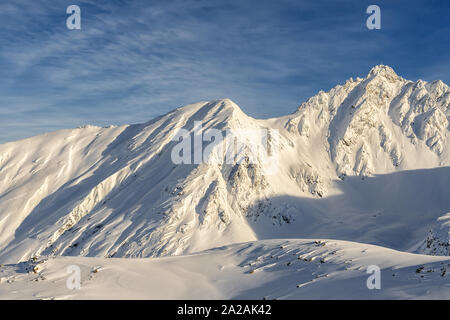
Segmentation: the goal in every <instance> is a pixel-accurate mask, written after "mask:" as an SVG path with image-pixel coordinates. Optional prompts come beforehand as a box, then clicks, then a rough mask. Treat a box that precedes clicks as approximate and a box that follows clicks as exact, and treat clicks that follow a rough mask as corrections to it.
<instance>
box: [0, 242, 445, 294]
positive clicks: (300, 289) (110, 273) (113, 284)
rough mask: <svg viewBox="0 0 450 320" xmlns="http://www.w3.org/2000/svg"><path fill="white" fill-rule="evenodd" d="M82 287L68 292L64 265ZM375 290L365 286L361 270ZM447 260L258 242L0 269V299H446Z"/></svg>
mask: <svg viewBox="0 0 450 320" xmlns="http://www.w3.org/2000/svg"><path fill="white" fill-rule="evenodd" d="M71 265H76V266H78V267H79V268H80V270H81V289H79V290H69V289H68V288H67V285H66V283H67V278H68V277H69V276H70V275H69V274H68V273H67V268H68V267H69V266H71ZM371 265H377V266H379V267H380V269H381V289H380V290H369V289H367V285H366V283H367V278H368V277H369V276H370V274H367V268H368V267H369V266H371ZM449 271H450V258H449V257H443V256H441V257H439V256H426V255H418V254H412V253H405V252H400V251H396V250H391V249H387V248H383V247H379V246H374V245H367V244H361V243H355V242H347V241H337V240H300V239H296V240H263V241H256V242H249V243H242V244H235V245H231V246H227V247H220V248H216V249H212V250H208V251H204V252H200V253H197V254H193V255H186V256H177V257H165V258H150V259H105V258H87V257H56V258H51V259H49V260H39V261H34V262H33V261H32V262H29V263H21V264H14V265H5V266H2V267H0V298H1V299H315V298H320V299H432V298H437V299H450V282H449V281H448V277H449Z"/></svg>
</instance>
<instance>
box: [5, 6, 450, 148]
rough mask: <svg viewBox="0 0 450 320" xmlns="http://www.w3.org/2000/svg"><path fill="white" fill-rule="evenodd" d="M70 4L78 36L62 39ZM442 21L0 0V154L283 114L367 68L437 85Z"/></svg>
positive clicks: (345, 10) (404, 14)
mask: <svg viewBox="0 0 450 320" xmlns="http://www.w3.org/2000/svg"><path fill="white" fill-rule="evenodd" d="M71 4H76V5H79V6H80V8H81V17H82V29H81V30H72V31H71V30H68V29H67V28H66V19H67V17H68V15H67V14H66V8H67V7H68V6H69V5H71ZM370 4H377V5H379V6H380V8H381V20H382V21H381V27H382V29H381V30H368V29H367V28H366V19H367V17H368V14H366V8H367V7H368V6H369V5H370ZM449 21H450V2H449V1H437V0H423V1H403V0H388V1H385V0H382V1H380V0H371V1H364V0H355V1H350V0H348V1H342V0H332V1H331V0H330V1H320V0H317V1H312V0H310V1H303V0H270V1H268V0H258V1H256V0H226V1H225V0H222V1H216V0H199V1H189V0H183V1H171V0H164V1H151V0H145V1H144V0H143V1H138V0H136V1H133V0H128V1H126V0H95V1H93V0H84V1H75V0H71V1H66V0H58V1H54V0H34V1H29V0H2V2H1V3H0V75H1V77H0V143H3V142H6V141H12V140H17V139H21V138H25V137H29V136H32V135H36V134H40V133H44V132H48V131H53V130H56V129H61V128H71V127H78V126H80V125H84V124H94V125H107V124H126V123H140V122H145V121H147V120H150V119H152V118H153V117H155V116H157V115H160V114H164V113H166V112H168V111H170V110H172V109H174V108H176V107H179V106H181V105H184V104H188V103H191V102H196V101H202V100H211V99H219V98H231V99H232V100H233V101H235V102H236V103H237V104H238V105H239V106H240V107H241V108H242V109H243V110H244V111H245V112H246V113H247V114H249V115H251V116H253V117H258V118H267V117H274V116H280V115H285V114H288V113H291V112H293V111H295V109H296V107H297V106H298V105H300V104H301V102H303V101H304V100H306V99H307V98H309V97H310V96H312V95H314V94H315V93H317V92H318V91H319V90H322V89H323V90H329V89H331V88H332V87H334V86H335V85H336V84H339V83H343V82H345V80H346V79H348V78H350V77H356V76H360V77H363V76H365V75H367V73H368V72H369V70H370V68H371V67H372V66H374V65H377V64H387V65H389V66H391V67H393V68H394V70H396V72H397V73H398V74H399V75H401V76H403V77H404V78H407V79H411V80H417V79H419V78H420V79H424V80H427V81H432V80H435V79H441V80H443V81H444V82H446V83H447V84H449V83H450V55H449V54H448V52H450V23H449Z"/></svg>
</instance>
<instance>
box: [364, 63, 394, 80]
mask: <svg viewBox="0 0 450 320" xmlns="http://www.w3.org/2000/svg"><path fill="white" fill-rule="evenodd" d="M375 76H382V77H388V78H392V77H398V75H397V73H395V71H394V69H392V68H391V67H389V66H386V65H382V64H380V65H377V66H375V67H373V68H372V69H371V70H370V71H369V74H368V75H367V77H375Z"/></svg>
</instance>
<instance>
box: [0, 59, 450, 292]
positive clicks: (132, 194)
mask: <svg viewBox="0 0 450 320" xmlns="http://www.w3.org/2000/svg"><path fill="white" fill-rule="evenodd" d="M194 121H202V124H203V129H204V130H207V129H209V128H214V129H219V130H221V131H222V132H225V131H226V130H227V129H246V130H248V129H251V130H256V129H269V130H278V131H279V133H280V136H281V138H280V146H281V148H280V154H279V165H278V168H277V169H278V172H277V174H270V173H269V172H268V170H267V167H265V164H264V163H262V162H261V163H258V162H257V163H249V162H246V161H244V162H242V163H235V164H229V165H227V164H223V165H221V164H207V163H203V164H192V165H189V164H182V165H176V164H174V163H173V162H172V161H171V151H172V149H173V147H174V145H175V144H176V143H177V142H175V141H172V140H173V138H174V137H175V135H176V134H177V132H178V130H179V129H181V128H183V129H187V130H188V131H190V132H193V131H194ZM449 121H450V89H449V87H448V86H447V85H445V84H444V83H443V82H441V81H435V82H432V83H427V82H424V81H422V80H419V81H416V82H412V81H408V80H405V79H403V78H401V77H400V76H398V75H397V74H396V73H395V72H394V71H393V70H392V69H391V68H390V67H387V66H376V67H374V68H373V69H372V70H371V71H370V72H369V74H368V75H367V77H366V78H364V79H360V78H357V79H356V80H354V79H350V80H348V81H347V82H346V83H345V84H344V85H338V86H336V87H335V88H333V89H332V90H330V91H329V92H323V91H321V92H319V93H318V94H317V95H316V96H314V97H312V98H310V99H309V100H308V101H306V102H305V103H303V104H301V106H300V107H299V108H298V110H297V111H296V112H294V113H293V114H291V115H287V116H283V117H280V118H274V119H267V120H260V119H253V118H251V117H249V116H247V115H246V114H245V113H243V112H242V110H241V109H240V108H239V107H238V106H237V105H236V104H235V103H233V102H232V101H231V100H229V99H223V100H216V101H209V102H199V103H195V104H191V105H187V106H184V107H181V108H178V109H176V110H174V111H172V112H170V113H168V114H166V115H164V116H161V117H158V118H156V119H154V120H151V121H149V122H147V123H143V124H137V125H129V126H110V127H105V128H100V127H94V126H86V127H82V128H78V129H72V130H61V131H57V132H53V133H48V134H44V135H41V136H37V137H33V138H29V139H25V140H21V141H17V142H12V143H6V144H2V145H0V264H2V265H3V266H2V267H0V277H2V279H3V280H2V281H0V297H1V298H14V297H17V298H50V297H54V298H65V297H66V298H118V297H119V298H121V297H124V298H129V297H134V298H186V297H189V298H192V297H199V298H214V297H217V298H256V299H260V298H263V297H266V298H314V297H316V298H363V297H367V298H425V297H426V298H429V297H438V298H439V297H441V298H448V297H449V286H448V284H447V282H448V273H446V272H444V271H443V270H441V269H442V268H445V265H446V264H447V263H449V262H448V256H449V251H448V241H449V238H448V234H449V233H448V232H449V228H450V227H449V224H448V213H449V212H450V196H449V193H450V192H449V189H450V188H449V187H450V139H449V130H450V126H449ZM216 147H218V146H216ZM444 220H445V221H444ZM433 230H434V231H433ZM436 230H437V231H436ZM432 232H434V233H433V235H431V236H430V233H432ZM435 234H439V237H438V238H439V239H440V240H439V241H434V242H433V244H428V245H427V243H429V242H430V241H428V242H427V240H429V239H431V238H430V237H432V238H433V237H434V238H436V236H434V235H435ZM445 237H446V238H445ZM276 239H291V240H276ZM301 239H314V240H317V241H319V240H320V239H339V241H338V240H323V241H326V242H327V245H326V246H324V247H323V248H322V247H321V248H316V245H315V244H314V242H312V243H311V240H301ZM330 241H331V242H330ZM347 241H350V242H347ZM281 243H285V244H286V246H287V247H289V248H290V249H286V248H284V249H280V248H281V246H284V245H282V244H281ZM442 243H444V244H445V243H447V246H443V245H439V244H442ZM329 244H331V245H329ZM435 244H436V245H435ZM222 246H226V247H222ZM333 246H334V247H335V249H333V250H332V251H335V250H337V252H342V255H333V254H332V251H328V248H330V247H333ZM219 247H220V248H219ZM214 248H216V249H214ZM325 248H327V249H325ZM367 248H368V249H367ZM433 248H437V249H433ZM444 248H446V250H444ZM317 250H319V251H317ZM330 250H331V249H330ZM358 250H359V251H358ZM364 250H366V251H364ZM395 250H397V251H395ZM363 251H364V252H363ZM367 252H369V253H370V252H371V253H370V254H367ZM409 252H417V253H420V254H422V255H418V254H413V253H409ZM294 253H296V254H297V253H299V254H300V253H301V254H311V255H313V256H319V255H323V257H331V260H330V265H329V264H327V263H311V264H307V263H306V264H305V265H304V266H303V265H299V266H295V267H292V268H291V267H290V266H289V267H288V266H286V264H287V263H288V262H289V260H290V259H291V256H293V255H294ZM431 255H435V257H433V256H431ZM175 256H176V257H175ZM259 256H263V257H265V258H264V259H263V260H264V261H263V262H260V261H258V259H257V258H258V257H259ZM269 256H276V257H279V258H278V260H277V259H275V260H273V261H272V260H270V259H269V258H267V257H269ZM366 256H367V257H369V256H370V258H367V259H366V258H365V257H366ZM445 256H446V257H445ZM288 257H289V258H288ZM321 257H322V256H321ZM124 258H139V259H124ZM294 258H295V257H294ZM42 259H48V261H47V262H46V263H45V267H44V269H43V271H42V276H43V277H44V278H45V279H47V280H46V281H44V280H42V281H40V280H39V279H40V278H39V279H38V280H37V281H34V282H30V281H29V280H31V279H32V278H33V276H34V277H37V275H36V274H34V273H33V272H31V273H27V272H24V271H23V270H24V266H26V265H29V264H30V263H35V262H33V260H34V261H42ZM222 260H223V262H221V261H222ZM294 260H295V259H294ZM349 260H351V261H353V262H352V263H349V266H348V267H347V263H346V261H349ZM354 261H358V263H355V262H354ZM247 262H248V263H251V262H254V263H255V265H259V263H261V265H259V267H258V268H257V269H258V270H261V271H262V272H261V273H259V272H254V273H250V274H248V273H246V271H248V270H247V269H246V267H245V263H247ZM296 263H300V262H298V261H296ZM368 263H370V264H377V265H379V266H380V267H382V269H383V277H384V278H385V279H386V281H388V282H387V283H386V284H385V286H386V288H389V289H386V290H384V289H383V290H381V291H380V292H381V293H376V292H373V291H372V290H368V289H367V288H366V286H365V282H364V281H363V280H364V279H365V278H367V276H368V275H367V274H365V268H366V267H367V264H368ZM70 264H77V265H80V266H82V268H83V270H84V274H85V278H84V280H83V282H84V285H83V287H82V290H80V291H79V292H76V293H73V292H68V291H67V288H65V287H64V286H63V282H64V281H63V280H62V279H63V278H64V277H66V276H67V275H66V274H65V266H66V265H70ZM422 264H427V265H428V264H429V268H431V269H432V270H433V271H429V272H427V274H426V277H425V278H421V277H420V276H421V275H422V273H423V272H424V271H423V270H422V271H421V272H419V273H416V272H415V271H416V269H417V268H419V267H420V265H422ZM95 265H101V266H103V267H104V270H103V271H102V272H98V274H97V273H94V274H91V273H90V272H88V270H90V269H91V268H94V267H95ZM291 265H292V264H291ZM325 266H327V267H325ZM328 266H329V267H328ZM348 268H350V269H351V270H350V271H349V270H347V269H348ZM352 268H353V269H352ZM150 269H151V270H152V271H151V272H150V271H149V270H150ZM323 269H326V270H325V271H324V274H326V275H327V276H324V277H323V279H321V277H320V275H323V273H321V272H322V270H323ZM394 269H395V270H397V269H398V270H399V271H398V274H397V275H396V276H393V275H392V274H393V273H396V272H394V271H393V270H394ZM425 269H426V268H425ZM431 269H430V270H431ZM301 270H304V272H303V271H302V272H300V271H301ZM427 270H428V269H427ZM438 270H440V271H438ZM344 271H345V272H344ZM2 274H6V276H4V275H2ZM88 274H90V275H89V277H88ZM150 274H151V275H150ZM385 274H389V277H387V276H385ZM441 274H443V275H441ZM39 275H40V273H39ZM318 275H319V278H320V279H319V280H316V278H315V277H316V276H318ZM86 277H88V278H86ZM144 278H145V279H146V280H144ZM310 278H311V279H310ZM8 279H13V280H11V281H9V282H10V283H8ZM387 279H389V280H387ZM428 279H430V280H428ZM347 281H348V282H347ZM408 281H410V283H409V282H408ZM140 283H141V284H142V285H141V286H139V284H140ZM25 284H26V285H25ZM56 284H57V285H56ZM297 284H301V286H300V287H299V288H297V287H296V285H297ZM306 288H307V289H306ZM346 288H348V290H347V289H346ZM14 292H15V293H14Z"/></svg>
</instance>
